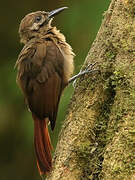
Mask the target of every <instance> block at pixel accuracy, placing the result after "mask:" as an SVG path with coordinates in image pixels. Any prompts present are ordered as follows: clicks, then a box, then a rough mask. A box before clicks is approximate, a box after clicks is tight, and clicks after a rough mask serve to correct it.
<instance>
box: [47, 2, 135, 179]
mask: <svg viewBox="0 0 135 180" xmlns="http://www.w3.org/2000/svg"><path fill="white" fill-rule="evenodd" d="M93 62H97V65H96V69H99V72H96V73H94V74H92V75H85V77H82V78H80V79H79V80H78V81H77V84H76V88H75V92H74V95H73V97H72V99H71V104H70V107H69V112H68V115H67V118H66V120H65V123H64V125H63V127H62V130H61V133H60V137H59V142H58V145H57V148H56V152H55V156H54V168H53V171H52V173H51V174H50V176H48V177H47V180H60V179H61V180H68V179H69V180H82V179H84V180H87V179H91V180H98V179H103V180H114V179H115V180H117V179H118V180H123V179H124V180H129V179H131V180H132V179H135V0H112V2H111V4H110V7H109V9H108V11H107V12H106V13H105V15H104V20H103V23H102V25H101V28H100V30H99V32H98V34H97V37H96V40H95V41H94V43H93V45H92V47H91V49H90V51H89V53H88V56H87V58H86V61H85V63H84V67H83V69H84V68H85V67H86V66H87V65H88V64H89V63H93Z"/></svg>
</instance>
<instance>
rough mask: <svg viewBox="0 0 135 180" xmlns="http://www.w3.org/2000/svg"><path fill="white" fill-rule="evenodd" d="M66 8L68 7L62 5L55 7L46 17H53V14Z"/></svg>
mask: <svg viewBox="0 0 135 180" xmlns="http://www.w3.org/2000/svg"><path fill="white" fill-rule="evenodd" d="M67 8H68V7H62V8H58V9H55V10H53V11H51V12H49V15H48V17H49V18H52V17H54V16H55V15H57V14H59V13H60V12H62V11H63V10H64V9H67Z"/></svg>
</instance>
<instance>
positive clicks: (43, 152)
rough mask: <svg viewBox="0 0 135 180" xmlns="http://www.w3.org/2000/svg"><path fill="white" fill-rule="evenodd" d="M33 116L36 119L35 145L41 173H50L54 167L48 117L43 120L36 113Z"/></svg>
mask: <svg viewBox="0 0 135 180" xmlns="http://www.w3.org/2000/svg"><path fill="white" fill-rule="evenodd" d="M32 116H33V119H34V146H35V153H36V157H37V167H38V170H39V173H40V175H43V174H47V173H49V171H50V170H51V168H52V157H51V150H52V145H51V141H50V136H49V132H48V125H47V118H45V119H44V120H41V119H38V118H37V117H36V116H35V115H32Z"/></svg>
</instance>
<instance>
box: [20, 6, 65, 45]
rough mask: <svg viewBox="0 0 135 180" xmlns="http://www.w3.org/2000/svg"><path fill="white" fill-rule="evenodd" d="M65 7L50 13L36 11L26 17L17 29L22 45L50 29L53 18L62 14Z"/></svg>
mask: <svg viewBox="0 0 135 180" xmlns="http://www.w3.org/2000/svg"><path fill="white" fill-rule="evenodd" d="M64 9H67V7H62V8H59V9H55V10H53V11H50V12H45V11H36V12H33V13H30V14H28V15H26V16H25V17H24V18H23V19H22V21H21V23H20V27H19V35H20V38H21V42H22V43H24V44H25V43H26V42H28V41H29V40H30V39H32V38H33V37H36V36H38V35H39V34H41V33H46V32H47V31H48V30H49V29H50V27H51V21H52V19H53V17H54V16H55V15H57V14H59V13H60V12H62V11H63V10H64Z"/></svg>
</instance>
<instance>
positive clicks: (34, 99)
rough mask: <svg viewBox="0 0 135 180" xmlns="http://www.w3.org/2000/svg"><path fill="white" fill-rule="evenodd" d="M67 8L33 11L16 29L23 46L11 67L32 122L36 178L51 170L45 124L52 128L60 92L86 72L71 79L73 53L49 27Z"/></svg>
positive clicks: (52, 28) (63, 40)
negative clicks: (38, 174) (36, 169)
mask: <svg viewBox="0 0 135 180" xmlns="http://www.w3.org/2000/svg"><path fill="white" fill-rule="evenodd" d="M66 8H67V7H63V8H59V9H56V10H53V11H51V12H45V11H37V12H33V13H30V14H28V15H26V16H25V17H24V18H23V19H22V21H21V23H20V27H19V34H20V39H21V42H22V43H24V44H25V46H24V48H23V49H22V51H21V53H20V54H19V57H18V59H17V62H16V65H15V67H17V69H18V73H17V84H18V85H19V87H20V88H21V90H22V92H23V94H24V97H25V102H26V104H27V106H28V107H29V109H30V111H31V112H32V117H33V120H34V146H35V153H36V159H37V167H38V170H39V173H40V175H44V174H48V173H49V172H50V170H51V168H52V158H51V150H52V146H51V142H50V136H49V133H48V122H50V124H51V129H52V130H53V129H54V127H55V121H56V116H57V111H58V105H59V101H60V97H61V93H62V91H63V89H64V88H65V87H66V86H67V85H68V83H70V82H72V81H73V80H75V79H76V78H77V77H80V76H81V75H84V74H86V73H89V72H93V71H92V67H93V65H92V64H91V65H89V66H88V68H87V69H86V71H83V72H80V73H79V74H78V75H76V76H74V77H72V78H71V79H70V77H71V75H72V73H73V69H74V65H73V58H74V53H73V51H72V48H71V46H70V45H69V44H68V43H66V40H65V37H64V35H63V34H62V33H60V32H59V31H58V30H57V29H56V27H52V26H51V22H52V19H53V17H54V16H55V15H56V14H58V13H60V12H62V11H63V10H64V9H66Z"/></svg>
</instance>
